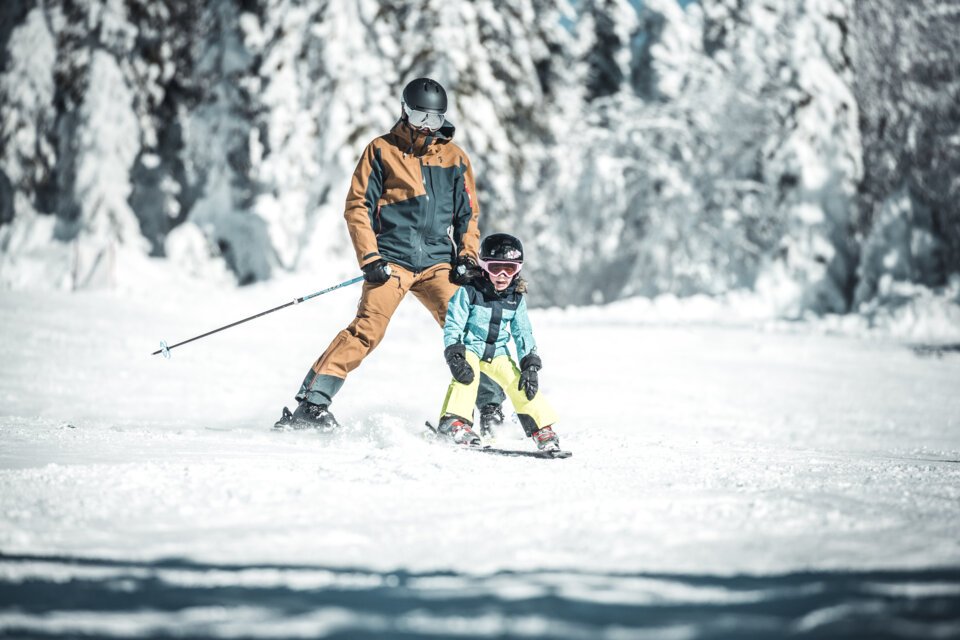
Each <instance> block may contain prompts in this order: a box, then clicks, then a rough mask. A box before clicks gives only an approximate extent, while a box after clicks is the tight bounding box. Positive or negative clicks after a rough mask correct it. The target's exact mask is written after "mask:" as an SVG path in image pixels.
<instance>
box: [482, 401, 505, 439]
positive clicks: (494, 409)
mask: <svg viewBox="0 0 960 640" xmlns="http://www.w3.org/2000/svg"><path fill="white" fill-rule="evenodd" d="M502 426H503V409H502V408H501V407H500V405H498V404H493V403H490V404H485V405H483V406H482V407H480V437H481V438H491V439H492V438H495V437H496V436H497V431H498V430H499V429H500V427H502Z"/></svg>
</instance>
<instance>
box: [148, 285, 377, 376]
mask: <svg viewBox="0 0 960 640" xmlns="http://www.w3.org/2000/svg"><path fill="white" fill-rule="evenodd" d="M361 280H363V276H357V277H356V278H351V279H350V280H346V281H344V282H341V283H340V284H336V285H334V286H332V287H329V288H327V289H324V290H323V291H317V292H316V293H310V294H307V295H305V296H303V297H302V298H294V299H293V300H292V301H291V302H288V303H286V304H282V305H280V306H279V307H274V308H273V309H270V310H268V311H264V312H262V313H258V314H256V315H253V316H250V317H249V318H244V319H243V320H237V321H236V322H232V323H230V324H228V325H225V326H222V327H220V328H219V329H214V330H213V331H207V332H206V333H204V334H201V335H199V336H195V337H193V338H190V339H189V340H184V341H183V342H178V343H177V344H175V345H172V346H169V347H168V346H167V343H166V342H164V341H163V340H161V341H160V348H159V349H157V350H156V351H154V352H153V353H151V354H150V355H152V356H155V355H157V354H161V353H162V354H163V357H164V358H166V359H168V360H169V359H170V350H171V349H176V348H177V347H180V346H183V345H185V344H187V343H189V342H193V341H194V340H199V339H200V338H206V337H207V336H209V335H213V334H214V333H217V332H219V331H223V330H225V329H229V328H230V327H235V326H237V325H238V324H243V323H244V322H249V321H250V320H255V319H256V318H260V317H261V316H265V315H267V314H268V313H273V312H274V311H279V310H280V309H286V308H287V307H289V306H291V305H295V304H300V303H301V302H306V301H307V300H310V299H311V298H316V297H317V296H322V295H323V294H325V293H330V292H331V291H334V290H335V289H339V288H340V287H347V286H350V285H351V284H356V283H358V282H360V281H361Z"/></svg>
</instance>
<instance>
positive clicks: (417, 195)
mask: <svg viewBox="0 0 960 640" xmlns="http://www.w3.org/2000/svg"><path fill="white" fill-rule="evenodd" d="M400 104H401V113H400V119H399V120H398V121H397V123H396V124H395V125H394V126H393V128H392V129H391V130H390V132H389V133H387V134H385V135H382V136H380V137H378V138H376V139H375V140H373V141H372V142H371V143H370V144H368V145H367V147H366V149H364V151H363V154H362V155H361V157H360V161H359V162H358V164H357V168H356V170H355V171H354V174H353V181H352V182H351V185H350V190H349V192H348V193H347V202H346V209H345V211H344V218H345V219H346V221H347V228H348V230H349V232H350V239H351V240H352V241H353V247H354V249H355V251H356V255H357V261H358V262H359V264H360V268H361V269H362V271H363V277H364V283H363V292H362V293H361V296H360V304H359V305H358V308H357V315H356V318H354V320H353V322H351V323H350V325H349V326H348V327H347V328H346V329H344V330H343V331H341V332H340V333H338V334H337V335H336V337H334V339H333V341H332V342H331V343H330V346H328V347H327V349H326V350H325V351H324V352H323V353H322V354H321V355H320V357H319V358H317V360H316V362H314V363H313V366H312V367H310V371H309V372H308V373H307V375H306V377H305V378H304V380H303V384H302V385H301V386H300V390H299V391H298V392H297V395H296V399H297V401H298V403H299V404H298V405H297V407H296V409H295V410H294V411H293V412H291V411H290V410H289V409H287V408H286V407H285V408H284V410H283V416H282V417H281V418H280V420H279V421H278V422H277V423H276V425H275V427H277V428H287V427H289V428H309V427H316V428H320V429H329V428H333V427H336V426H337V421H336V419H335V418H334V416H333V414H332V413H331V412H330V404H331V403H332V402H333V398H334V396H335V395H336V394H337V392H338V391H339V390H340V388H341V387H342V386H343V383H344V381H345V380H346V377H347V374H349V373H350V372H351V371H353V370H354V369H356V368H357V367H358V366H359V365H360V363H361V362H362V361H363V359H364V358H365V357H367V355H368V354H369V353H370V352H371V351H373V350H374V349H375V348H376V346H377V345H378V344H379V343H380V341H381V339H383V336H384V333H385V332H386V329H387V325H388V324H389V322H390V318H391V316H392V315H393V312H394V311H395V310H396V309H397V306H398V305H399V304H400V301H401V300H403V298H404V296H406V294H407V293H408V292H412V293H413V295H415V296H416V297H417V299H418V300H420V302H421V303H422V304H423V305H424V306H425V307H426V308H427V309H428V310H429V311H430V313H431V314H432V315H433V317H434V319H435V320H436V321H437V322H438V323H439V324H440V326H441V327H442V326H443V324H444V320H445V317H446V312H447V303H448V302H449V301H450V298H451V297H452V296H453V294H454V293H455V292H456V290H457V288H458V286H459V285H460V284H463V283H465V282H467V280H468V279H469V278H470V277H471V276H472V275H473V274H475V273H476V271H477V249H478V247H477V245H478V244H479V241H480V231H479V228H478V226H477V219H478V216H479V214H480V207H479V203H478V202H477V197H476V187H475V184H474V178H473V169H472V167H471V165H470V159H469V158H468V157H467V154H466V153H465V152H464V151H463V149H461V148H460V147H459V146H457V145H456V144H454V142H453V135H454V131H455V128H454V126H453V123H451V122H450V121H448V120H447V119H446V117H445V115H444V114H445V113H446V111H447V94H446V91H445V90H444V89H443V87H442V86H440V84H439V83H438V82H436V81H434V80H431V79H430V78H417V79H416V80H413V81H411V82H410V83H409V84H407V86H406V87H405V88H404V90H403V96H402V100H401V103H400ZM503 398H504V396H503V392H502V390H500V388H499V387H497V386H496V385H494V384H493V383H491V382H490V381H489V379H485V380H484V381H483V384H482V385H481V390H480V393H479V395H478V406H479V407H480V410H481V423H482V424H485V425H487V426H488V427H489V426H496V425H498V424H501V423H502V422H503V413H502V410H501V408H500V405H501V403H502V402H503Z"/></svg>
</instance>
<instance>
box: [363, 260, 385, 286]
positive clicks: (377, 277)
mask: <svg viewBox="0 0 960 640" xmlns="http://www.w3.org/2000/svg"><path fill="white" fill-rule="evenodd" d="M360 270H361V271H363V279H364V280H366V281H367V282H369V283H370V284H383V283H384V282H386V281H387V280H389V279H390V265H388V264H387V261H386V260H383V259H380V260H374V261H373V262H371V263H370V264H365V265H363V266H362V267H361V268H360Z"/></svg>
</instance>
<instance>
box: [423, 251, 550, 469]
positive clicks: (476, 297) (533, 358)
mask: <svg viewBox="0 0 960 640" xmlns="http://www.w3.org/2000/svg"><path fill="white" fill-rule="evenodd" d="M480 266H481V267H482V268H483V274H482V275H481V276H479V277H477V278H475V279H474V280H472V281H471V282H470V283H469V284H465V285H464V286H463V287H461V288H460V289H459V290H458V291H457V292H456V293H454V294H453V299H452V300H450V305H449V308H448V309H447V320H446V323H445V324H444V327H443V344H444V347H445V349H444V351H443V355H444V358H446V361H447V366H449V367H450V373H451V374H453V380H452V381H451V382H450V387H449V388H448V389H447V395H446V399H445V400H444V402H443V408H442V409H441V416H440V423H439V426H438V427H437V433H438V434H440V435H442V436H446V437H448V438H450V439H451V440H453V441H454V442H456V443H457V444H465V445H478V444H480V437H479V436H478V435H477V434H476V433H475V432H474V431H473V429H472V428H471V427H472V426H473V420H472V419H471V418H472V414H473V403H474V401H475V400H476V397H477V387H478V384H479V379H480V378H479V374H481V373H484V374H487V375H489V376H490V377H491V378H493V379H494V380H495V381H496V382H497V383H499V384H501V385H503V388H504V389H506V391H507V393H508V394H509V396H510V401H511V402H512V403H513V406H514V408H515V409H516V410H517V418H519V420H520V425H521V426H522V427H523V431H524V433H526V435H527V436H528V437H530V438H533V441H534V442H535V443H536V444H537V448H538V449H540V450H541V451H559V450H560V439H559V438H558V437H557V434H556V432H555V431H554V430H553V424H554V423H555V422H556V421H557V414H556V413H555V412H554V410H553V408H552V407H551V406H550V404H549V403H548V402H547V400H546V399H545V398H544V397H543V394H542V393H540V392H539V388H540V384H539V378H538V376H539V374H538V372H539V371H540V367H541V366H542V364H541V362H540V356H539V355H537V343H536V341H535V340H534V338H533V329H532V327H531V326H530V319H529V318H528V316H527V303H526V301H525V300H524V298H523V294H524V293H525V292H526V290H527V288H526V283H525V282H524V281H523V279H522V278H520V269H521V268H522V267H523V245H522V244H521V243H520V240H518V239H517V238H515V237H513V236H511V235H508V234H506V233H495V234H493V235H491V236H487V237H486V238H484V240H483V244H482V245H481V246H480ZM511 336H512V337H513V342H514V345H515V346H516V348H517V358H518V359H519V360H520V366H519V368H518V367H517V365H516V363H514V361H513V359H512V358H511V357H510V352H509V351H508V350H507V343H508V342H509V340H510V337H511Z"/></svg>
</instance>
